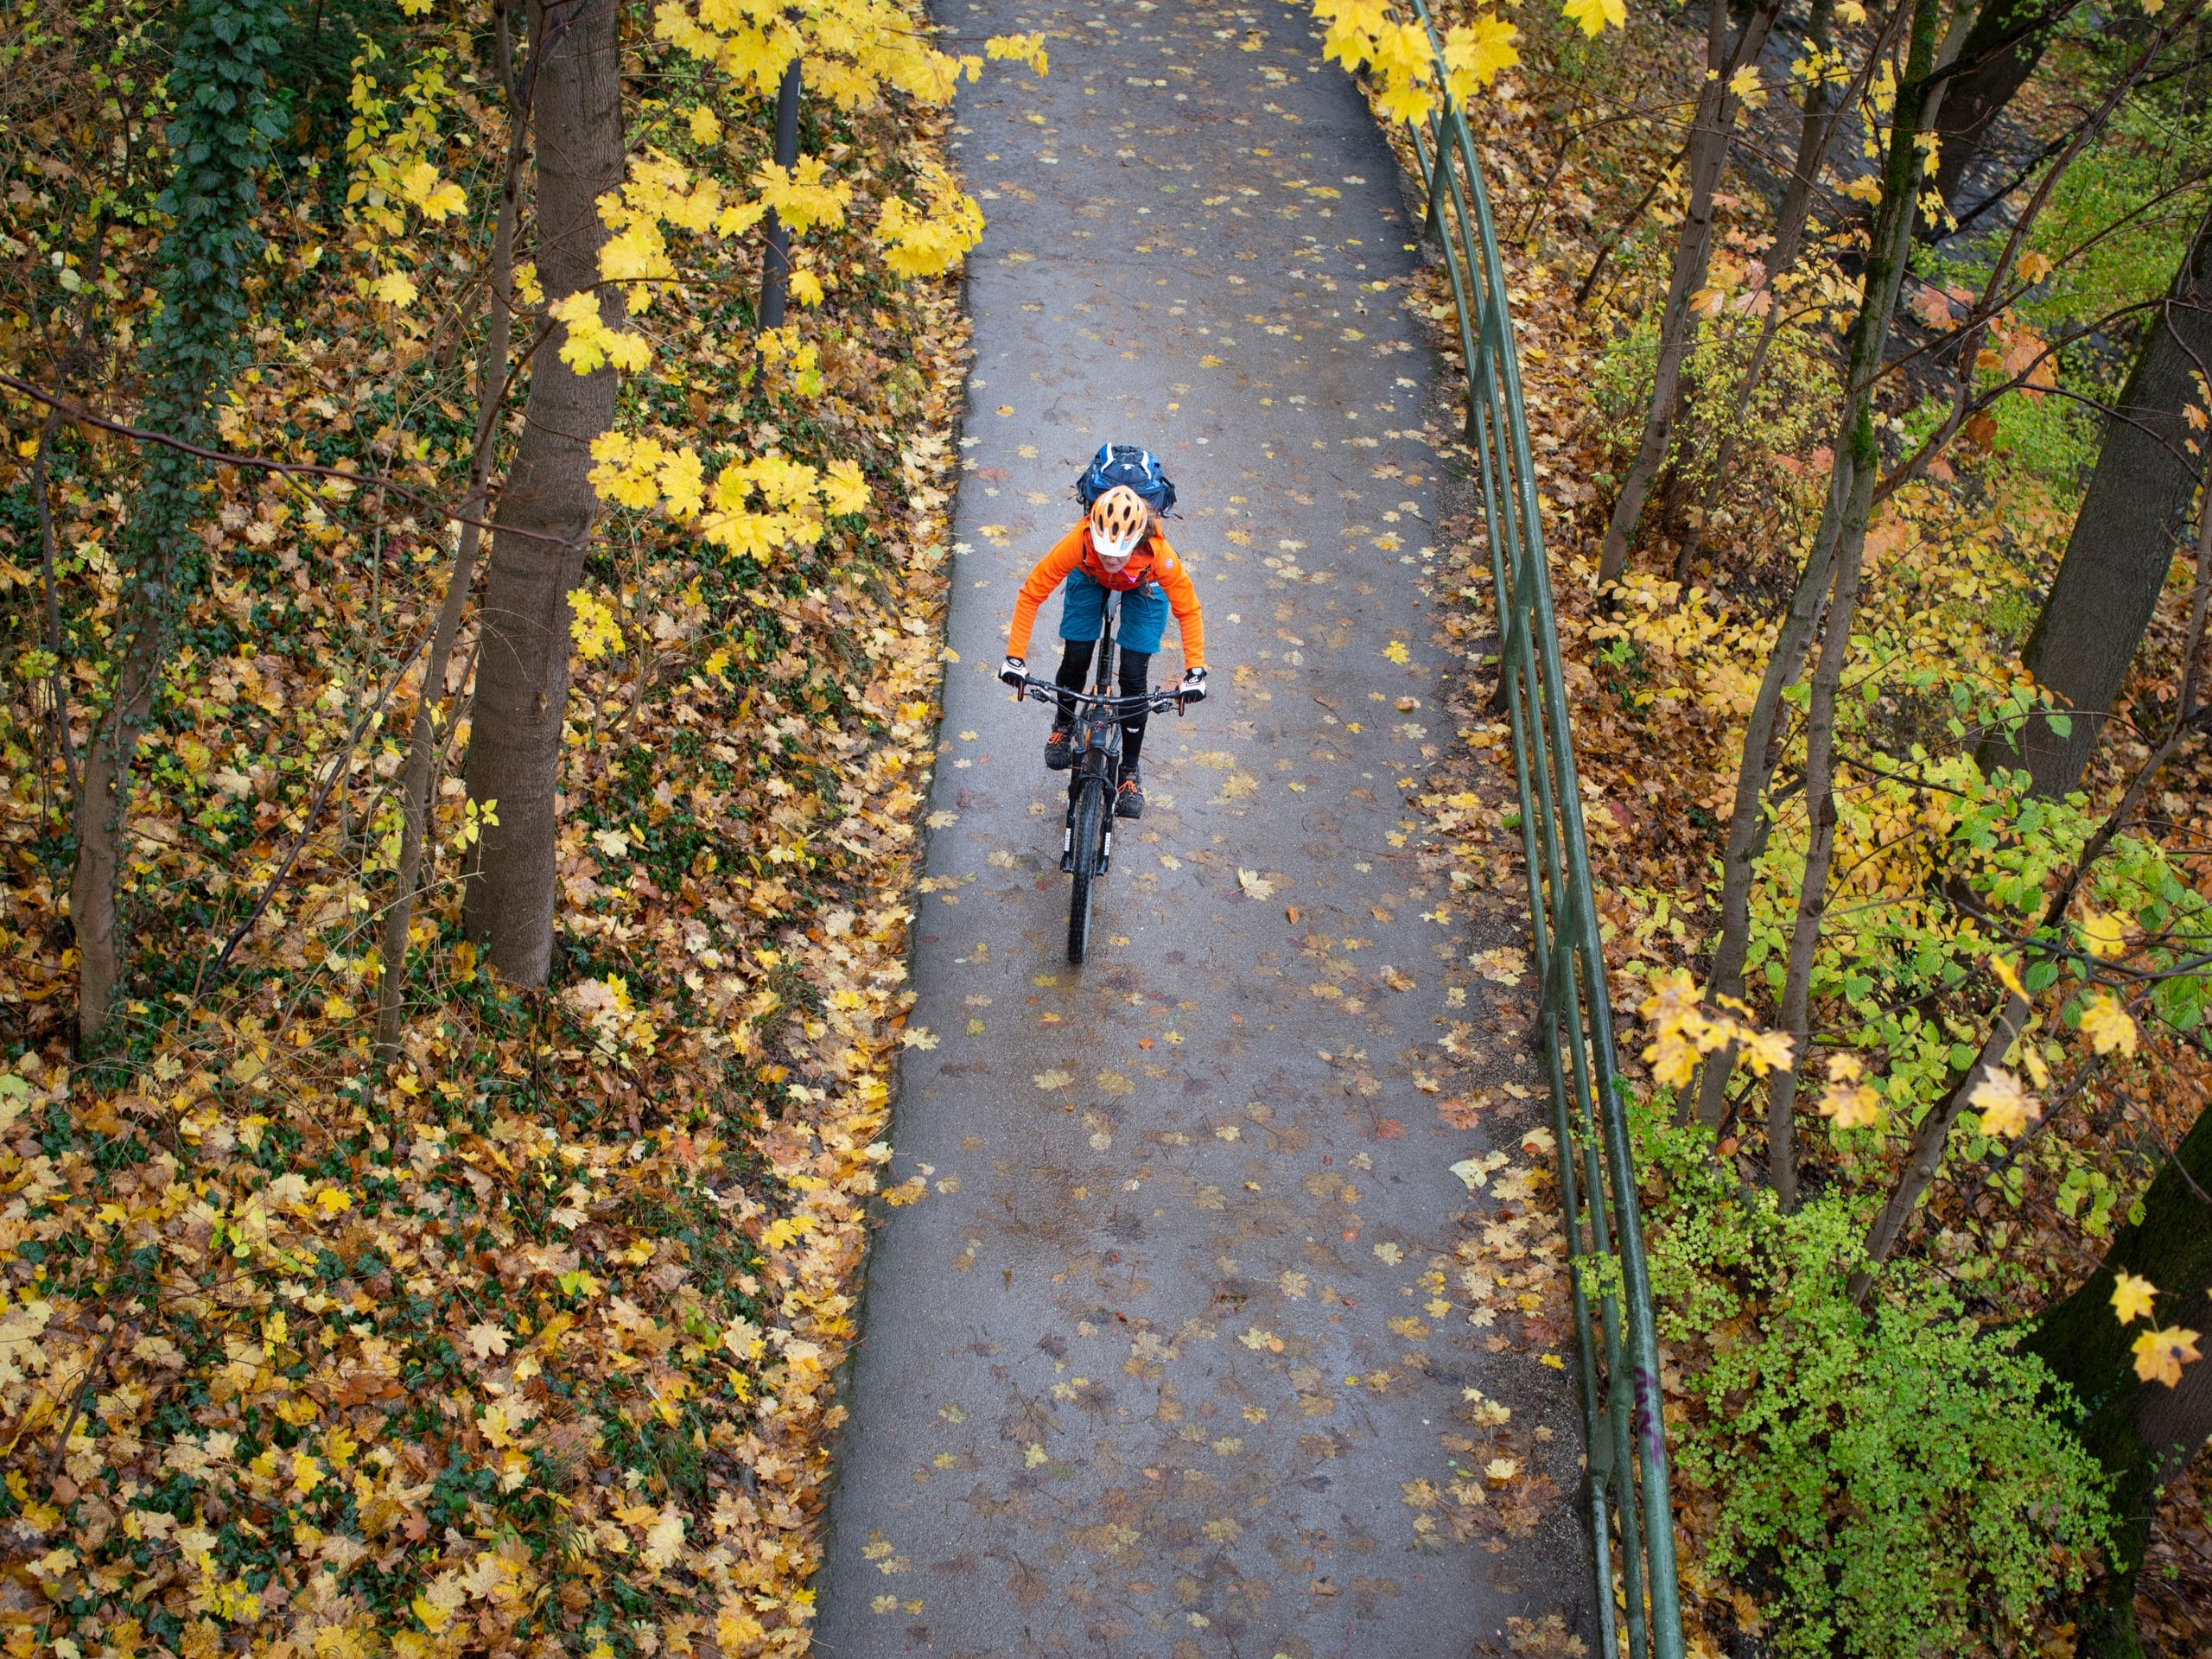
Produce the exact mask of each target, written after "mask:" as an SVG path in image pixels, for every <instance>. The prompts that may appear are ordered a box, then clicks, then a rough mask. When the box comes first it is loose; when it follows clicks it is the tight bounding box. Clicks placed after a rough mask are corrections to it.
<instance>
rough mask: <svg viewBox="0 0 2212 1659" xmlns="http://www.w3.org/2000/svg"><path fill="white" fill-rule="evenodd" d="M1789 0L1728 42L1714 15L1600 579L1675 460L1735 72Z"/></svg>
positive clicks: (1621, 561)
mask: <svg viewBox="0 0 2212 1659" xmlns="http://www.w3.org/2000/svg"><path fill="white" fill-rule="evenodd" d="M1779 10H1781V0H1758V3H1757V4H1756V5H1755V6H1754V7H1753V9H1752V10H1751V16H1749V17H1748V18H1746V19H1745V22H1744V26H1743V28H1742V29H1740V30H1738V33H1737V35H1736V43H1735V46H1734V47H1733V48H1730V47H1729V45H1728V8H1727V7H1726V6H1725V5H1723V4H1721V3H1719V0H1713V4H1712V7H1711V11H1710V15H1709V16H1708V18H1707V25H1706V34H1705V61H1706V67H1707V77H1706V81H1705V85H1704V86H1703V87H1702V89H1701V90H1700V92H1699V94H1698V101H1697V112H1696V114H1695V115H1694V116H1693V117H1692V118H1691V128H1690V141H1689V145H1688V184H1689V207H1688V211H1687V212H1686V213H1684V214H1683V216H1682V228H1681V236H1680V238H1678V239H1677V240H1676V242H1675V266H1674V270H1673V272H1672V273H1671V275H1670V276H1669V278H1668V282H1667V301H1666V305H1665V307H1664V308H1663V309H1662V311H1661V313H1660V321H1659V352H1658V358H1657V359H1656V364H1655V365H1654V368H1653V374H1652V382H1651V401H1650V403H1649V404H1648V405H1647V406H1646V409H1645V411H1644V416H1643V435H1642V437H1641V438H1640V439H1639V440H1638V441H1637V449H1636V458H1635V459H1634V460H1633V461H1630V463H1629V467H1628V471H1627V473H1626V474H1624V476H1623V478H1622V480H1621V489H1620V493H1619V495H1618V496H1617V497H1615V498H1614V500H1613V515H1612V518H1611V520H1610V521H1609V522H1608V523H1607V524H1606V526H1605V546H1604V548H1603V550H1601V551H1600V552H1599V556H1598V580H1599V582H1614V581H1618V579H1619V576H1620V574H1621V570H1622V569H1623V568H1624V566H1625V565H1626V564H1627V563H1628V549H1629V543H1630V540H1631V539H1633V537H1635V534H1636V526H1637V520H1638V519H1640V518H1643V503H1644V498H1645V497H1646V496H1648V495H1649V493H1650V492H1651V483H1652V480H1654V479H1656V477H1657V476H1658V475H1659V468H1660V466H1661V465H1662V463H1663V462H1664V461H1666V459H1667V446H1668V442H1669V440H1670V439H1671V438H1672V437H1673V435H1674V429H1675V413H1676V404H1677V403H1678V401H1679V397H1680V394H1681V375H1682V362H1683V359H1685V358H1687V357H1688V354H1689V347H1690V342H1691V340H1693V339H1694V337H1695V336H1696V334H1697V313H1696V311H1695V309H1694V308H1693V307H1692V306H1691V303H1690V300H1691V296H1693V295H1694V294H1695V293H1696V292H1697V290H1698V289H1700V288H1701V287H1703V286H1704V283H1705V270H1706V264H1707V260H1708V259H1709V258H1710V257H1711V256H1712V252H1713V197H1714V194H1716V192H1717V190H1718V188H1719V183H1720V175H1721V172H1722V170H1723V169H1724V168H1726V166H1727V162H1728V147H1729V142H1730V140H1731V139H1732V137H1733V136H1734V131H1735V125H1736V111H1737V109H1738V105H1739V103H1740V100H1739V99H1738V98H1737V97H1736V95H1735V93H1734V92H1732V90H1731V89H1730V82H1731V78H1732V76H1733V75H1734V73H1735V72H1736V70H1737V69H1738V67H1741V66H1742V65H1744V64H1747V63H1754V62H1756V61H1758V54H1759V49H1760V48H1762V47H1764V45H1765V44H1766V37H1767V34H1768V32H1769V31H1770V29H1772V28H1773V27H1774V19H1775V14H1776V13H1777V11H1779Z"/></svg>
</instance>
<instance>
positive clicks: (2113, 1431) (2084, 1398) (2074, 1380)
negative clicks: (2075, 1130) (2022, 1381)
mask: <svg viewBox="0 0 2212 1659" xmlns="http://www.w3.org/2000/svg"><path fill="white" fill-rule="evenodd" d="M2208 1191H2212V1112H2206V1113H2201V1114H2200V1115H2199V1116H2198V1117H2197V1120H2196V1125H2195V1127H2194V1128H2191V1129H2190V1132H2189V1134H2188V1135H2187V1136H2186V1137H2185V1138H2184V1139H2183V1141H2182V1143H2181V1145H2180V1146H2179V1147H2177V1148H2176V1150H2175V1153H2174V1155H2173V1157H2172V1158H2171V1160H2168V1161H2167V1164H2166V1166H2165V1167H2164V1169H2162V1170H2160V1171H2159V1172H2158V1178H2157V1179H2155V1180H2153V1181H2152V1183H2151V1190H2150V1191H2149V1192H2146V1193H2145V1194H2144V1197H2143V1210H2142V1219H2141V1220H2139V1221H2137V1222H2135V1223H2133V1224H2131V1225H2129V1226H2128V1227H2127V1228H2126V1229H2125V1230H2122V1231H2121V1233H2120V1236H2119V1237H2117V1238H2116V1239H2114V1240H2113V1246H2112V1249H2111V1250H2110V1251H2109V1252H2108V1253H2107V1255H2106V1256H2105V1259H2104V1262H2103V1263H2102V1264H2101V1266H2100V1267H2099V1268H2097V1270H2096V1272H2094V1274H2090V1275H2089V1277H2088V1280H2087V1281H2084V1282H2083V1283H2082V1286H2081V1287H2080V1288H2079V1289H2077V1290H2076V1291H2075V1292H2074V1294H2072V1295H2070V1296H2069V1297H2067V1298H2066V1300H2063V1301H2062V1302H2060V1303H2058V1304H2056V1306H2053V1307H2050V1308H2049V1309H2047V1310H2045V1312H2044V1315H2043V1317H2042V1318H2041V1319H2038V1320H2037V1321H2036V1325H2035V1329H2034V1330H2033V1331H2032V1332H2031V1333H2030V1334H2029V1336H2028V1338H2027V1342H2026V1346H2027V1348H2028V1350H2029V1351H2030V1352H2031V1353H2034V1354H2037V1355H2039V1356H2041V1357H2042V1358H2043V1361H2044V1363H2045V1364H2047V1365H2049V1366H2050V1369H2051V1370H2052V1372H2053V1373H2054V1374H2055V1375H2056V1376H2057V1378H2058V1380H2059V1381H2060V1382H2062V1383H2065V1384H2066V1385H2067V1386H2068V1387H2069V1388H2070V1389H2072V1390H2073V1391H2074V1406H2075V1412H2076V1413H2077V1415H2076V1417H2075V1433H2077V1434H2079V1435H2080V1436H2081V1439H2082V1444H2083V1445H2084V1446H2088V1449H2089V1450H2090V1452H2093V1453H2094V1454H2095V1456H2096V1459H2097V1460H2098V1461H2099V1462H2100V1463H2101V1464H2103V1465H2104V1466H2105V1469H2106V1471H2107V1472H2108V1473H2109V1474H2110V1475H2111V1476H2112V1477H2113V1490H2112V1506H2113V1517H2114V1519H2115V1520H2116V1521H2117V1522H2118V1527H2117V1532H2118V1536H2117V1538H2116V1540H2115V1541H2114V1548H2113V1560H2112V1568H2113V1570H2112V1572H2111V1573H2109V1575H2108V1576H2107V1579H2106V1580H2105V1583H2104V1585H2103V1586H2102V1587H2101V1591H2099V1592H2094V1596H2093V1599H2091V1600H2089V1602H2088V1605H2086V1606H2083V1607H2082V1608H2080V1609H2078V1610H2077V1622H2078V1623H2079V1624H2080V1626H2081V1627H2082V1647H2081V1649H2080V1651H2081V1652H2082V1654H2083V1655H2084V1656H2086V1659H2119V1656H2123V1655H2126V1656H2135V1655H2139V1654H2140V1653H2141V1651H2142V1649H2141V1648H2140V1646H2139V1644H2138V1643H2137V1641H2136V1637H2135V1616H2134V1604H2135V1583H2136V1578H2137V1575H2138V1574H2139V1573H2140V1572H2141V1570H2142V1567H2143V1555H2144V1552H2145V1549H2146V1548H2148V1546H2149V1544H2150V1541H2151V1522H2152V1517H2153V1516H2154V1514H2155V1513H2156V1511H2157V1509H2158V1496H2159V1492H2160V1491H2161V1489H2163V1488H2164V1486H2165V1485H2166V1484H2168V1483H2169V1482H2171V1480H2172V1479H2173V1478H2175V1477H2176V1476H2177V1475H2178V1474H2180V1473H2181V1472H2182V1471H2183V1470H2184V1469H2185V1468H2187V1467H2188V1466H2189V1464H2190V1459H2192V1458H2194V1457H2195V1456H2196V1452H2197V1450H2198V1448H2200V1447H2201V1446H2203V1444H2204V1442H2205V1439H2206V1437H2207V1435H2208V1434H2212V1360H2207V1359H2199V1360H2196V1361H2194V1362H2192V1363H2190V1364H2187V1365H2185V1366H2183V1368H2182V1373H2181V1382H2180V1383H2179V1384H2178V1385H2177V1386H2175V1387H2171V1388H2170V1387H2168V1386H2167V1385H2166V1384H2165V1383H2162V1382H2158V1381H2152V1382H2145V1381H2144V1380H2143V1379H2141V1378H2140V1377H2139V1376H2136V1374H2135V1363H2134V1354H2133V1347H2134V1341H2135V1338H2136V1336H2137V1335H2138V1334H2139V1327H2133V1326H2128V1325H2122V1324H2120V1319H2119V1318H2118V1316H2117V1315H2116V1314H2115V1313H2113V1306H2112V1293H2113V1283H2114V1281H2115V1280H2116V1279H2117V1277H2118V1275H2119V1274H2122V1273H2132V1274H2136V1275H2137V1276H2138V1277H2140V1278H2144V1279H2148V1280H2149V1281H2151V1282H2152V1284H2153V1285H2155V1286H2157V1287H2158V1305H2157V1306H2156V1307H2155V1308H2154V1309H2153V1311H2152V1318H2153V1319H2155V1320H2156V1321H2157V1322H2158V1324H2159V1325H2167V1326H2171V1325H2183V1326H2185V1327H2187V1328H2190V1329H2192V1330H2201V1329H2205V1328H2208V1327H2207V1325H2206V1320H2205V1313H2206V1301H2205V1296H2206V1293H2207V1292H2208V1291H2212V1203H2207V1202H2206V1200H2205V1197H2204V1195H2205V1193H2206V1192H2208Z"/></svg>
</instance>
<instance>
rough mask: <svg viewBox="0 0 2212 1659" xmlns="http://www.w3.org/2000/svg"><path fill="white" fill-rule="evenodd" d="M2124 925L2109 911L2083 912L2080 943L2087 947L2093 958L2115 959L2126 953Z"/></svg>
mask: <svg viewBox="0 0 2212 1659" xmlns="http://www.w3.org/2000/svg"><path fill="white" fill-rule="evenodd" d="M2125 936H2126V924H2125V923H2124V922H2122V921H2121V920H2120V918H2119V917H2117V916H2115V915H2113V913H2112V912H2110V911H2104V910H2085V911H2083V912H2082V944H2086V945H2088V947H2089V954H2090V955H2091V956H2093V957H2117V956H2120V955H2122V954H2124V953H2125V952H2126V949H2127V940H2126V937H2125Z"/></svg>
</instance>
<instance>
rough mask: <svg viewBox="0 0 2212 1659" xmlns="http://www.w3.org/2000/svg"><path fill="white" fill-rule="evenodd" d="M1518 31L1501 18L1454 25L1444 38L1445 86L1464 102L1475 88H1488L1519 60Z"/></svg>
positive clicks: (1482, 19)
mask: <svg viewBox="0 0 2212 1659" xmlns="http://www.w3.org/2000/svg"><path fill="white" fill-rule="evenodd" d="M1520 37H1521V31H1520V30H1519V29H1516V28H1515V27H1514V26H1513V25H1512V24H1510V23H1509V22H1505V21H1504V19H1503V18H1500V17H1483V18H1478V19H1477V20H1476V21H1475V22H1471V23H1455V24H1453V25H1452V29H1451V30H1450V31H1449V32H1448V33H1447V34H1446V35H1445V37H1444V85H1445V88H1446V91H1448V92H1450V93H1451V94H1452V97H1453V98H1455V99H1459V101H1460V102H1462V103H1465V101H1466V99H1467V98H1468V97H1469V95H1470V94H1471V93H1472V92H1473V91H1474V89H1475V88H1476V87H1477V86H1489V85H1490V84H1491V82H1492V81H1495V80H1496V79H1497V78H1498V76H1499V75H1500V74H1502V73H1504V72H1505V71H1506V70H1508V69H1510V68H1511V67H1513V66H1514V65H1515V64H1516V63H1518V62H1520V61H1521V53H1520V50H1519V48H1516V46H1515V45H1514V41H1516V40H1518V39H1520Z"/></svg>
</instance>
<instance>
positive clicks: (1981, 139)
mask: <svg viewBox="0 0 2212 1659" xmlns="http://www.w3.org/2000/svg"><path fill="white" fill-rule="evenodd" d="M2075 3H2076V0H1984V3H1983V5H1982V8H1981V11H1980V15H1979V16H1976V17H1975V18H1974V27H1973V29H1969V30H1968V31H1967V37H1966V41H1965V42H1964V43H1963V44H1962V45H1961V47H1960V48H1959V56H1958V64H1957V67H1956V70H1955V73H1953V74H1952V76H1951V85H1950V90H1949V91H1948V92H1946V93H1944V95H1943V110H1942V115H1941V117H1940V118H1938V119H1937V121H1936V132H1937V133H1938V134H1939V135H1940V136H1941V137H1942V149H1940V150H1939V151H1938V152H1937V153H1936V194H1939V195H1940V196H1942V198H1943V205H1944V206H1945V207H1949V208H1953V209H1955V208H1956V207H1958V205H1959V187H1960V185H1961V182H1962V181H1964V180H1965V178H1966V175H1967V169H1968V168H1971V167H1973V166H1974V163H1975V162H1978V161H1980V159H1981V157H1982V155H1983V153H1984V152H1985V151H1986V149H1987V148H1988V143H1989V133H1990V126H1991V124H1992V123H1993V122H1994V121H1995V120H1996V118H1998V116H1999V115H2000V114H2002V113H2003V112H2004V109H2005V105H2008V104H2010V103H2011V102H2012V98H2013V94H2015V93H2016V92H2018V91H2019V90H2020V88H2021V87H2023V86H2026V85H2027V83H2028V78H2029V77H2030V76H2031V75H2033V74H2034V73H2035V72H2036V66H2037V64H2039V63H2040V62H2042V61H2043V54H2044V48H2046V47H2047V46H2049V45H2050V39H2051V36H2052V35H2053V34H2055V33H2056V30H2057V28H2058V24H2059V22H2060V21H2061V20H2062V19H2063V18H2064V17H2065V16H2066V15H2067V13H2069V11H2071V10H2073V9H2074V7H2075ZM1922 234H1923V235H1924V236H1929V237H1940V236H1942V234H1943V226H1942V225H1941V224H1929V225H1927V226H1923V227H1922Z"/></svg>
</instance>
